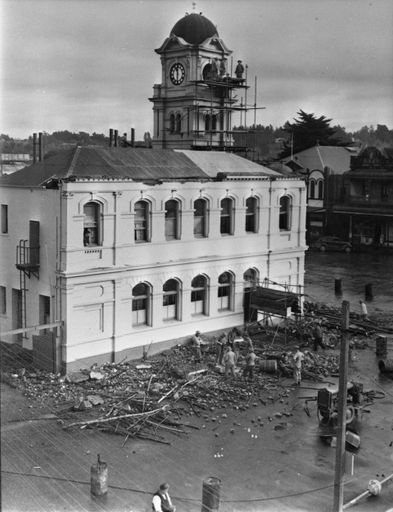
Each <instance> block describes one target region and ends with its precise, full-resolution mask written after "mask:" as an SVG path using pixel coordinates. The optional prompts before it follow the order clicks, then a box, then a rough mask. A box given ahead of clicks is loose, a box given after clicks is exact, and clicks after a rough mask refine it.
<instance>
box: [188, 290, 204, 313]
mask: <svg viewBox="0 0 393 512" xmlns="http://www.w3.org/2000/svg"><path fill="white" fill-rule="evenodd" d="M204 302H205V290H193V291H192V292H191V314H193V315H201V314H203V313H204Z"/></svg>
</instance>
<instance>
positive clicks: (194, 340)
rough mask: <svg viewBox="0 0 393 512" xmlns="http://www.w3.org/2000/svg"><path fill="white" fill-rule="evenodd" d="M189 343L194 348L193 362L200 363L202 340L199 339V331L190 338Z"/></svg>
mask: <svg viewBox="0 0 393 512" xmlns="http://www.w3.org/2000/svg"><path fill="white" fill-rule="evenodd" d="M191 343H192V346H193V348H194V353H195V362H196V363H200V362H201V359H202V352H201V344H202V338H201V333H200V332H199V331H196V333H195V334H194V336H193V337H192V338H191Z"/></svg>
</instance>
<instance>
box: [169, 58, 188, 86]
mask: <svg viewBox="0 0 393 512" xmlns="http://www.w3.org/2000/svg"><path fill="white" fill-rule="evenodd" d="M185 74H186V72H185V69H184V66H183V64H180V63H179V62H176V64H173V66H172V67H171V70H170V72H169V76H170V78H171V81H172V83H173V84H175V85H180V84H181V83H182V82H183V80H184V76H185Z"/></svg>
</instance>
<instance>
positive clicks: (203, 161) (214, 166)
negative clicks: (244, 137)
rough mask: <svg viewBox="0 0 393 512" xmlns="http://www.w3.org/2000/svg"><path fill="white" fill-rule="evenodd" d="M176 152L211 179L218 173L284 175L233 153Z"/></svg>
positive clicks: (182, 150) (187, 150)
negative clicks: (184, 156)
mask: <svg viewBox="0 0 393 512" xmlns="http://www.w3.org/2000/svg"><path fill="white" fill-rule="evenodd" d="M175 151H177V152H179V153H180V152H181V153H184V154H185V155H186V156H187V157H188V158H189V159H190V160H192V161H193V162H194V163H195V164H196V165H197V166H198V167H200V168H201V169H202V170H203V171H204V172H205V173H206V174H208V175H209V176H210V177H211V178H215V177H216V176H217V174H218V173H223V174H229V173H230V174H238V175H243V176H246V175H247V174H248V175H250V176H266V177H268V176H269V177H270V176H271V177H273V176H280V177H282V174H280V173H279V172H277V171H273V170H272V169H268V168H267V167H265V166H263V165H259V164H256V163H255V162H251V160H247V159H246V158H243V157H241V156H238V155H235V154H233V153H225V152H223V151H192V150H190V149H178V150H175Z"/></svg>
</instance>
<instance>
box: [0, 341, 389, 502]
mask: <svg viewBox="0 0 393 512" xmlns="http://www.w3.org/2000/svg"><path fill="white" fill-rule="evenodd" d="M374 354H375V351H374V349H373V348H370V349H366V350H357V351H356V353H355V361H354V363H353V365H352V366H351V376H352V378H354V379H355V380H360V381H362V382H363V383H364V386H365V389H375V390H383V391H384V393H385V398H383V399H379V400H375V403H374V405H372V406H370V407H369V410H370V411H371V412H370V413H366V414H365V415H364V422H363V431H362V434H361V449H360V450H359V452H358V454H357V455H356V456H355V474H354V475H353V476H347V477H346V478H347V481H346V484H345V500H349V499H352V498H354V497H355V496H357V495H358V494H360V493H361V492H363V491H364V490H365V489H366V487H367V483H368V481H369V480H370V479H371V478H377V479H380V480H381V479H382V478H383V475H385V476H387V475H388V474H390V473H392V468H393V455H392V453H393V451H392V450H393V449H392V447H391V446H390V445H391V444H392V441H393V430H392V428H393V424H392V403H393V381H392V380H387V379H385V378H384V379H381V378H380V376H379V374H378V369H377V359H376V357H375V355H374ZM329 380H331V379H330V378H329ZM280 384H281V385H283V386H284V387H286V388H287V389H288V390H290V391H289V393H288V397H287V398H286V399H285V401H284V402H282V403H280V402H279V401H277V402H274V401H272V404H271V405H266V406H263V405H262V404H260V405H258V407H253V406H251V407H250V409H248V410H247V411H246V412H238V411H232V410H229V411H226V413H227V414H228V417H227V418H223V417H221V419H220V420H219V421H217V422H212V421H206V420H205V419H202V418H197V419H195V420H194V419H192V421H193V422H195V424H196V425H197V426H199V427H200V429H199V430H192V431H190V434H189V435H188V437H187V438H181V437H175V436H174V435H172V434H169V435H168V437H167V440H168V441H170V442H171V445H170V446H168V445H161V444H156V443H151V442H148V441H146V442H143V441H140V440H138V441H136V440H128V441H127V443H126V444H125V445H124V446H123V443H124V437H123V436H116V435H109V434H104V433H99V432H97V431H95V430H87V429H85V430H80V429H79V430H72V431H65V430H63V429H62V428H61V425H59V424H58V422H57V420H56V418H55V417H53V414H52V413H53V411H48V410H47V409H46V408H45V406H39V405H37V404H36V403H33V402H30V401H27V399H26V398H24V397H23V396H22V395H20V393H19V391H17V390H15V389H13V388H11V387H9V386H8V385H6V384H2V394H1V397H2V400H1V419H2V445H1V446H2V466H1V467H2V510H3V511H5V512H9V511H18V512H19V511H21V510H25V511H31V512H34V511H56V512H57V511H65V512H68V511H75V512H76V511H113V512H115V511H116V512H123V511H124V512H126V511H129V512H130V511H134V512H145V511H149V510H151V505H150V503H151V493H152V492H153V491H154V490H155V489H156V487H157V486H158V485H159V483H161V482H162V481H165V480H166V481H168V482H169V483H170V484H171V489H170V490H171V493H172V496H173V500H174V502H175V504H176V505H177V510H178V511H189V512H197V511H198V512H199V511H200V509H201V497H202V482H203V480H204V479H206V478H207V477H208V476H215V477H218V478H220V479H221V481H222V486H221V503H220V511H221V512H237V511H239V512H243V511H244V512H257V511H261V510H264V511H269V512H273V511H277V512H278V511H280V512H281V511H283V512H285V511H295V512H301V511H310V512H314V511H320V512H325V511H326V512H328V511H329V512H330V510H331V505H332V497H333V487H332V484H333V479H334V457H335V449H334V448H331V447H328V446H325V445H323V444H322V443H321V442H320V440H319V438H318V436H317V435H316V426H317V418H316V408H315V402H314V403H311V404H309V407H310V413H311V414H310V417H309V416H308V415H307V414H305V412H304V410H303V406H304V400H301V399H300V397H304V396H312V395H315V393H316V390H315V389H309V388H315V387H316V384H315V383H314V382H311V381H303V383H302V386H301V388H300V389H295V388H293V387H292V386H291V384H292V383H291V381H290V380H288V379H284V380H282V381H280ZM272 395H274V390H272ZM276 412H291V413H293V416H290V417H285V421H283V420H284V417H282V418H279V419H278V418H276V417H274V413H276ZM216 416H219V415H217V414H216ZM258 416H261V417H262V418H263V426H260V424H259V423H258V422H257V421H255V420H256V418H257V417H258ZM269 417H270V418H272V420H271V421H269ZM278 424H284V427H283V428H282V429H281V427H279V428H277V429H275V427H277V425H278ZM231 428H234V430H235V431H234V433H231V432H230V430H231ZM98 453H100V454H101V458H102V460H104V461H106V462H107V463H108V465H109V492H108V495H107V496H106V498H105V499H93V498H92V496H91V494H90V467H91V465H92V464H95V462H96V457H97V454H98ZM218 455H220V456H218ZM392 503H393V485H392V484H390V486H388V487H386V489H384V491H383V493H382V495H381V496H380V497H378V498H372V499H368V500H364V501H363V502H361V504H359V505H357V506H356V507H354V508H353V510H354V511H358V512H359V511H360V512H366V511H370V510H373V512H385V511H386V510H387V509H388V508H389V505H391V504H392Z"/></svg>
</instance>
